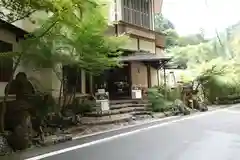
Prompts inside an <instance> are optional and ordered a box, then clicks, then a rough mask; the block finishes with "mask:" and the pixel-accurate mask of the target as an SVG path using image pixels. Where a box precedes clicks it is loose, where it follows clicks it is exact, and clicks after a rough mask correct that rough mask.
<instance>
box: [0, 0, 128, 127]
mask: <svg viewBox="0 0 240 160" xmlns="http://www.w3.org/2000/svg"><path fill="white" fill-rule="evenodd" d="M1 2H2V3H1V7H6V8H7V9H8V10H9V11H10V13H11V12H12V14H9V15H8V16H6V17H7V18H8V20H9V21H12V22H13V21H15V20H17V19H21V17H19V13H21V12H24V13H31V12H32V11H35V12H38V11H48V14H47V15H46V16H44V17H43V18H41V19H34V20H35V21H37V22H38V23H37V24H38V25H39V26H38V27H37V28H36V29H35V31H34V32H33V33H30V34H29V35H28V36H26V37H25V40H23V41H21V42H20V44H19V45H21V52H19V53H12V54H11V55H12V56H13V57H14V58H16V59H17V60H16V63H15V65H14V69H13V73H14V72H15V71H16V68H17V67H18V65H19V64H20V63H21V62H23V64H24V65H27V66H31V67H33V66H35V67H44V68H46V67H47V68H50V67H52V68H53V69H54V70H55V67H56V65H57V64H62V65H65V64H66V65H75V66H77V67H81V68H83V69H86V70H87V71H89V72H92V73H95V74H97V73H100V72H102V71H103V70H105V69H107V68H110V67H113V66H116V65H118V61H117V60H116V59H115V58H111V57H116V56H118V55H119V54H120V53H119V52H118V51H117V49H118V48H119V46H120V45H122V42H123V41H125V38H123V40H121V39H122V37H107V36H105V35H104V33H105V31H106V29H107V21H106V20H105V16H104V15H103V12H104V11H103V10H104V9H105V8H104V7H103V4H102V3H100V2H98V1H90V0H68V1H65V0H59V1H53V2H49V1H48V0H41V1H39V3H38V2H36V1H29V0H28V1H26V0H21V1H18V0H14V1H12V2H11V3H10V4H7V3H3V2H4V1H3V0H2V1H1ZM15 4H17V7H18V9H17V10H15V9H14V5H15ZM8 5H9V6H8ZM24 15H27V14H24ZM9 17H10V18H9ZM2 55H3V54H2ZM12 79H13V74H12V78H11V79H10V82H9V83H11V81H12ZM7 97H8V89H7V94H6V95H5V97H4V102H3V105H2V112H1V120H0V122H1V123H0V129H1V132H3V131H4V115H5V110H6V103H5V102H6V99H7Z"/></svg>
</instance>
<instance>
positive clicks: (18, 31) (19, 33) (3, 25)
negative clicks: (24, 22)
mask: <svg viewBox="0 0 240 160" xmlns="http://www.w3.org/2000/svg"><path fill="white" fill-rule="evenodd" d="M0 27H1V28H4V29H6V30H8V31H10V32H13V33H15V34H16V36H17V37H18V38H23V37H24V35H26V34H28V32H26V31H25V30H23V29H21V28H18V27H16V26H15V25H13V24H10V23H8V22H6V21H4V20H2V19H0Z"/></svg>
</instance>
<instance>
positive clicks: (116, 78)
mask: <svg viewBox="0 0 240 160" xmlns="http://www.w3.org/2000/svg"><path fill="white" fill-rule="evenodd" d="M94 84H95V85H94V88H95V90H96V91H97V89H98V88H101V87H104V88H105V89H106V90H107V91H108V92H109V98H110V99H111V100H119V99H130V97H131V68H130V64H129V63H126V64H124V65H123V66H122V67H116V68H112V69H109V70H107V71H105V72H104V73H103V74H102V75H100V76H97V77H95V78H94Z"/></svg>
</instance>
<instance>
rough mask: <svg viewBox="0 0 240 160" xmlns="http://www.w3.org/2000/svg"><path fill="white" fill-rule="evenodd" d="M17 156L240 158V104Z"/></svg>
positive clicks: (65, 159) (57, 159)
mask: <svg viewBox="0 0 240 160" xmlns="http://www.w3.org/2000/svg"><path fill="white" fill-rule="evenodd" d="M16 158H18V159H27V160H38V159H44V160H240V105H234V106H233V107H231V108H226V109H221V110H217V111H212V112H206V113H201V114H195V115H190V116H185V117H176V118H173V119H168V120H164V121H161V122H158V123H153V124H148V125H144V126H141V127H135V128H131V129H126V130H122V131H117V132H111V133H107V134H101V135H98V136H93V137H88V138H83V139H79V140H74V141H71V142H67V143H64V144H60V145H56V146H51V147H48V148H42V149H37V150H34V151H29V152H25V153H22V154H18V155H17V156H16V157H15V159H16ZM0 159H1V157H0ZM8 159H12V158H8Z"/></svg>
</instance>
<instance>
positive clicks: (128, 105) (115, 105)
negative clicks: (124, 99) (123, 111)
mask: <svg viewBox="0 0 240 160" xmlns="http://www.w3.org/2000/svg"><path fill="white" fill-rule="evenodd" d="M149 105H150V104H148V103H140V104H133V103H123V104H114V105H110V109H120V108H127V107H147V106H149Z"/></svg>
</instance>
